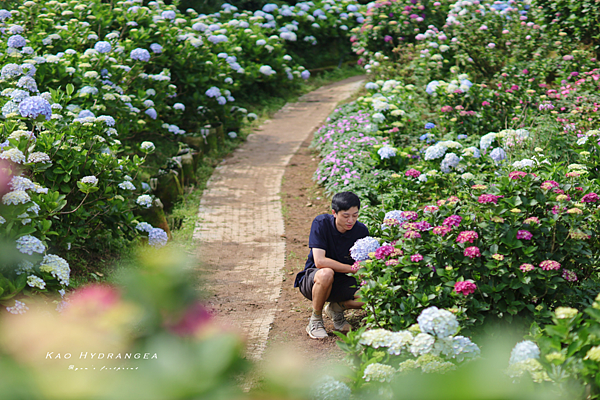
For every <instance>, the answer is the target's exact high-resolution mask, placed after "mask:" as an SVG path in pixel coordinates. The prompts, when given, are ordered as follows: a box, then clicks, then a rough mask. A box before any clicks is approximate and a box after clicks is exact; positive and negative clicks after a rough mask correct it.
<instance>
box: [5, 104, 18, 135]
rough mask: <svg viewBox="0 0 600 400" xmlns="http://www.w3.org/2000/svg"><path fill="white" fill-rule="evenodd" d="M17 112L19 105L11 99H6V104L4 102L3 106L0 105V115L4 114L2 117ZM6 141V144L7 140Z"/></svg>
mask: <svg viewBox="0 0 600 400" xmlns="http://www.w3.org/2000/svg"><path fill="white" fill-rule="evenodd" d="M18 112H19V105H18V104H17V103H15V102H14V101H12V100H9V101H7V102H6V104H4V106H3V107H2V115H4V117H8V115H9V114H13V113H18ZM6 143H7V144H8V141H7V142H6Z"/></svg>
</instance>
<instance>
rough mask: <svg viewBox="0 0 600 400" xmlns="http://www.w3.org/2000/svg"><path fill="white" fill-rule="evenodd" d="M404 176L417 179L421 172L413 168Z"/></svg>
mask: <svg viewBox="0 0 600 400" xmlns="http://www.w3.org/2000/svg"><path fill="white" fill-rule="evenodd" d="M404 175H405V176H410V177H412V178H418V177H419V175H421V172H419V171H417V170H416V169H414V168H411V169H409V170H408V171H406V172H405V173H404Z"/></svg>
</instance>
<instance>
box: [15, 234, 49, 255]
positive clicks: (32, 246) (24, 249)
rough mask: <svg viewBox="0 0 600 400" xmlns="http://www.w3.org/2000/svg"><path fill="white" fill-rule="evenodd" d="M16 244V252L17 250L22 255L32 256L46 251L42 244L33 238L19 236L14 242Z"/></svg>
mask: <svg viewBox="0 0 600 400" xmlns="http://www.w3.org/2000/svg"><path fill="white" fill-rule="evenodd" d="M16 242H17V250H19V251H20V252H21V253H23V254H29V255H32V254H33V253H40V254H41V253H43V252H44V251H46V246H44V243H42V241H41V240H40V239H38V238H36V237H35V236H31V235H25V236H21V237H20V238H18V239H17V240H16Z"/></svg>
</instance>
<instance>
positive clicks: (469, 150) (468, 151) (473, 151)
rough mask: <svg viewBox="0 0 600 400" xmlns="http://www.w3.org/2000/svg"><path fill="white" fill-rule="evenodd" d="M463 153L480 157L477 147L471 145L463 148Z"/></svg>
mask: <svg viewBox="0 0 600 400" xmlns="http://www.w3.org/2000/svg"><path fill="white" fill-rule="evenodd" d="M463 155H465V156H472V157H475V158H479V157H481V152H480V151H479V149H478V148H477V147H475V146H471V147H467V148H466V149H464V150H463Z"/></svg>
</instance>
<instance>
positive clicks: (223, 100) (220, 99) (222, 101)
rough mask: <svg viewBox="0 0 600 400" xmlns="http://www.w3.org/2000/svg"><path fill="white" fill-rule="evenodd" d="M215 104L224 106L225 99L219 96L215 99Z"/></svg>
mask: <svg viewBox="0 0 600 400" xmlns="http://www.w3.org/2000/svg"><path fill="white" fill-rule="evenodd" d="M217 103H219V105H221V106H224V105H225V104H227V99H226V98H225V97H224V96H219V97H217Z"/></svg>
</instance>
